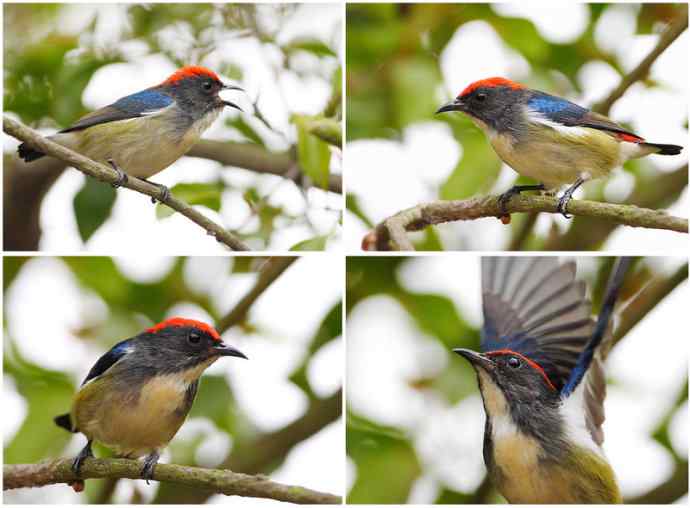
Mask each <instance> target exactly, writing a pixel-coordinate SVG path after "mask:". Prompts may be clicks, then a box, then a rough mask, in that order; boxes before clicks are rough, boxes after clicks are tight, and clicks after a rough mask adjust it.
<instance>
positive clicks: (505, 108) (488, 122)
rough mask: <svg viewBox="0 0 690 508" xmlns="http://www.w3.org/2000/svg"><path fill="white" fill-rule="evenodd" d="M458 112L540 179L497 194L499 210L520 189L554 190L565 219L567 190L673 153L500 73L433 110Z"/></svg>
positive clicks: (507, 158)
mask: <svg viewBox="0 0 690 508" xmlns="http://www.w3.org/2000/svg"><path fill="white" fill-rule="evenodd" d="M445 111H461V112H463V113H465V114H467V115H468V116H469V117H470V118H471V119H472V121H473V122H474V123H475V124H476V125H477V126H478V127H479V128H480V129H481V130H482V131H484V133H485V134H486V135H487V136H488V138H489V141H490V142H491V146H493V148H494V150H495V151H496V153H497V154H498V156H499V157H500V158H501V160H503V162H505V163H506V164H508V165H509V166H510V167H511V168H513V169H514V170H515V171H517V172H518V173H520V174H521V175H524V176H527V177H530V178H533V179H535V180H537V181H538V182H540V183H539V184H537V185H516V186H514V187H512V188H511V189H510V190H508V191H507V192H505V193H504V194H502V195H501V197H500V198H499V201H500V204H501V207H502V209H503V211H504V212H505V210H506V205H507V203H508V201H509V200H510V198H511V197H512V196H514V195H516V194H519V193H520V192H522V191H525V190H551V191H553V192H555V191H557V190H558V189H559V188H560V187H562V186H563V185H569V187H568V188H567V189H566V191H565V192H564V193H563V195H562V196H561V198H560V199H559V201H558V211H559V212H560V213H561V214H563V216H565V217H566V218H568V217H569V216H568V214H567V206H568V202H569V201H570V199H571V198H572V195H573V192H575V190H577V188H578V187H579V186H580V185H582V184H583V183H584V182H586V181H587V180H590V179H593V178H600V177H603V176H606V175H608V174H609V173H610V172H611V171H612V170H613V169H614V168H616V167H618V166H621V165H622V164H624V163H625V162H626V161H628V160H630V159H636V158H639V157H644V156H645V155H649V154H658V155H678V154H679V153H680V152H681V150H682V149H683V148H682V147H681V146H678V145H668V144H661V143H649V142H647V141H645V140H644V139H643V138H641V137H640V136H638V135H637V134H634V133H632V132H630V131H629V130H627V129H625V128H623V127H621V126H620V125H618V124H616V123H614V122H612V121H611V120H609V119H608V118H606V117H605V116H603V115H600V114H598V113H595V112H593V111H590V110H588V109H586V108H583V107H581V106H578V105H577V104H573V103H572V102H570V101H567V100H565V99H562V98H560V97H555V96H553V95H549V94H547V93H544V92H540V91H538V90H531V89H529V88H527V87H525V86H524V85H521V84H519V83H515V82H513V81H510V80H508V79H505V78H488V79H482V80H480V81H476V82H474V83H472V84H471V85H469V86H468V87H467V88H465V89H464V90H463V91H462V92H461V93H460V95H458V96H457V98H456V99H455V100H453V101H452V102H450V103H448V104H446V105H444V106H441V107H440V108H439V109H438V111H436V113H443V112H445Z"/></svg>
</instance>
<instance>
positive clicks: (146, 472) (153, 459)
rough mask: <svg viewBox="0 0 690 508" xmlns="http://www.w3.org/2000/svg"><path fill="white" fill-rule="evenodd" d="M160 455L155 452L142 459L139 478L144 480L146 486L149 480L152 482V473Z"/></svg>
mask: <svg viewBox="0 0 690 508" xmlns="http://www.w3.org/2000/svg"><path fill="white" fill-rule="evenodd" d="M159 458H160V454H159V453H158V452H157V451H153V452H151V453H149V454H148V455H147V456H146V458H145V459H144V467H143V468H142V469H141V477H142V478H143V479H144V480H146V485H148V484H149V480H153V472H154V469H155V468H156V464H157V463H158V459H159Z"/></svg>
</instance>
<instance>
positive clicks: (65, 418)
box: [53, 413, 75, 432]
mask: <svg viewBox="0 0 690 508" xmlns="http://www.w3.org/2000/svg"><path fill="white" fill-rule="evenodd" d="M53 421H54V422H55V425H57V426H58V427H62V428H63V429H65V430H67V431H68V432H75V431H74V429H73V428H72V418H71V417H70V415H69V413H65V414H64V415H59V416H56V417H55V418H53Z"/></svg>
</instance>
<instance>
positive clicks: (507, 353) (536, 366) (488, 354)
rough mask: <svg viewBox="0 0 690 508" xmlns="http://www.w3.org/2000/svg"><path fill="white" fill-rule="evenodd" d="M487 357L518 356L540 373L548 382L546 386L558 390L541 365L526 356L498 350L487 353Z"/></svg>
mask: <svg viewBox="0 0 690 508" xmlns="http://www.w3.org/2000/svg"><path fill="white" fill-rule="evenodd" d="M485 354H486V356H501V355H512V356H517V357H518V358H521V359H522V360H523V361H524V362H525V363H527V365H529V366H530V367H532V368H533V369H534V370H536V371H537V372H539V374H541V376H542V377H543V378H544V381H546V384H547V385H549V387H550V388H551V389H552V390H554V391H555V390H556V387H555V386H554V385H553V383H552V382H551V380H550V379H549V376H547V375H546V372H544V369H542V368H541V365H539V364H538V363H537V362H535V361H534V360H530V359H529V358H527V357H526V356H525V355H522V354H520V353H518V352H516V351H513V350H511V349H497V350H496V351H490V352H488V353H485Z"/></svg>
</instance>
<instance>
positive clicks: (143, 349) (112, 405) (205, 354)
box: [55, 317, 247, 480]
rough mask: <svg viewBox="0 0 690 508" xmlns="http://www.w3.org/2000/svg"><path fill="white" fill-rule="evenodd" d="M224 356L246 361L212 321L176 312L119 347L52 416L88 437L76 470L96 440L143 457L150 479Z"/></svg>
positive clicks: (129, 455) (123, 453) (145, 474)
mask: <svg viewBox="0 0 690 508" xmlns="http://www.w3.org/2000/svg"><path fill="white" fill-rule="evenodd" d="M222 356H237V357H240V358H247V357H246V356H245V355H244V354H242V353H241V352H240V351H238V350H237V349H234V348H232V347H230V346H228V345H227V344H225V343H224V342H223V341H222V340H221V338H220V335H219V334H218V332H217V331H216V330H214V329H213V328H212V327H210V326H209V325H207V324H205V323H202V322H200V321H195V320H192V319H183V318H179V317H176V318H171V319H168V320H166V321H163V322H162V323H159V324H157V325H156V326H153V327H151V328H149V329H148V330H146V331H144V332H143V333H140V334H139V335H137V336H135V337H132V338H131V339H127V340H123V341H122V342H119V343H117V344H115V346H113V348H112V349H111V350H110V351H108V352H107V353H105V354H104V355H103V356H101V357H100V358H99V359H98V361H97V362H96V364H95V365H94V366H93V367H92V368H91V370H90V371H89V373H88V375H87V376H86V378H85V379H84V381H83V383H82V384H81V387H80V388H79V391H78V392H77V393H76V395H75V397H74V402H73V404H72V410H71V412H70V413H69V414H64V415H60V416H57V417H56V418H55V423H56V424H57V425H59V426H60V427H63V428H65V429H67V430H68V431H70V432H81V433H82V434H84V435H85V436H86V438H87V439H88V442H87V443H86V446H85V447H84V449H83V450H82V451H81V452H80V453H79V455H77V457H76V458H75V459H74V462H73V463H72V469H73V471H74V472H75V474H77V475H78V474H79V470H80V467H81V464H82V462H83V461H84V460H85V459H86V458H87V457H93V452H92V451H91V443H93V441H94V440H95V441H98V442H100V443H103V444H104V445H105V446H107V447H108V448H111V449H112V450H114V451H115V453H116V454H117V455H118V456H122V457H127V458H137V457H143V456H146V458H145V459H144V466H143V469H142V472H141V476H142V478H144V479H146V480H149V479H151V478H153V471H154V468H155V466H156V463H157V462H158V458H159V453H160V450H161V448H163V447H165V446H166V445H167V444H168V443H169V442H170V440H171V439H172V438H173V437H174V436H175V434H176V433H177V431H178V430H179V429H180V427H181V426H182V423H183V422H184V420H185V418H186V416H187V413H189V410H190V409H191V407H192V403H193V402H194V397H196V392H197V388H198V386H199V378H200V377H201V374H202V373H203V372H204V370H206V369H207V368H208V367H209V366H210V365H211V364H213V362H215V361H216V360H218V358H220V357H222Z"/></svg>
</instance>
